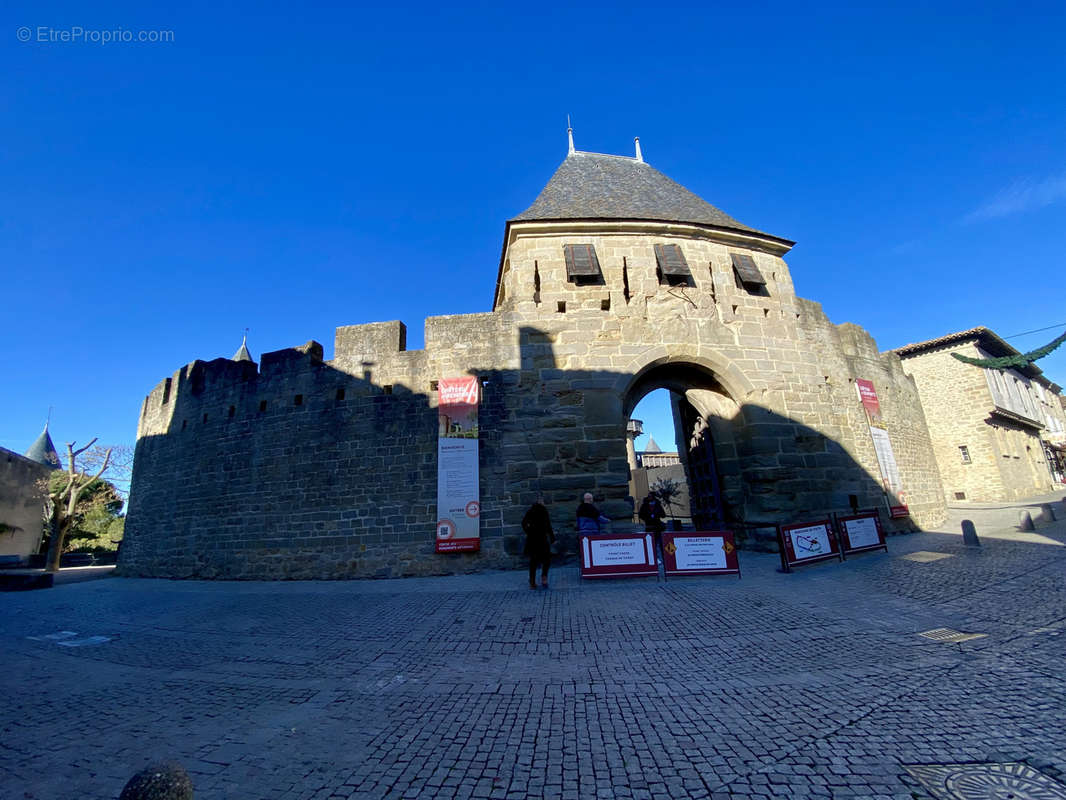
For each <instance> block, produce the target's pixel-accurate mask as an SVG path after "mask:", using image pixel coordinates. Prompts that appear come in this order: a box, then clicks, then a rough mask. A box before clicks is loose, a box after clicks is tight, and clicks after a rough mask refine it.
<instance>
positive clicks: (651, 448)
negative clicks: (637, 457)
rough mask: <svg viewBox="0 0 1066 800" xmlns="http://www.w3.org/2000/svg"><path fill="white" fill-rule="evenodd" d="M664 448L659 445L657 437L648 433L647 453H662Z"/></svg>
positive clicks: (645, 448) (645, 449)
mask: <svg viewBox="0 0 1066 800" xmlns="http://www.w3.org/2000/svg"><path fill="white" fill-rule="evenodd" d="M662 451H663V449H662V448H661V447H659V444H658V442H656V441H655V437H654V436H652V435H650V434H649V435H648V444H647V445H645V447H644V452H645V453H661V452H662Z"/></svg>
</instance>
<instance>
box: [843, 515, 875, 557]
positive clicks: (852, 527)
mask: <svg viewBox="0 0 1066 800" xmlns="http://www.w3.org/2000/svg"><path fill="white" fill-rule="evenodd" d="M844 527H845V528H846V529H847V533H848V544H849V545H850V546H851V549H852V550H858V549H859V548H862V547H877V546H878V545H880V544H881V535H880V534H879V533H878V531H877V520H875V519H874V518H873V517H863V518H861V519H847V520H844Z"/></svg>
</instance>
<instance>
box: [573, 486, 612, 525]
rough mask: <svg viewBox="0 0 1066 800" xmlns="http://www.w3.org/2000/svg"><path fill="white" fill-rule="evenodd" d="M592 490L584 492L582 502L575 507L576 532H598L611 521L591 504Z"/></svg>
mask: <svg viewBox="0 0 1066 800" xmlns="http://www.w3.org/2000/svg"><path fill="white" fill-rule="evenodd" d="M592 500H593V497H592V492H585V496H584V498H582V503H581V505H579V506H578V507H577V532H578V533H579V534H580V533H599V532H600V531H601V530H603V526H604V525H606V524H607V523H608V522H610V521H611V519H610V517H605V516H604V515H603V514H601V513H600V510H599V509H598V508H596V506H594V505H593V504H592Z"/></svg>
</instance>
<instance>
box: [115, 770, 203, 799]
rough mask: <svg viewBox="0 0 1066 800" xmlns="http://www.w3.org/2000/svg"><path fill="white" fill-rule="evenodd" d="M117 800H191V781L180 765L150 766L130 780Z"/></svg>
mask: <svg viewBox="0 0 1066 800" xmlns="http://www.w3.org/2000/svg"><path fill="white" fill-rule="evenodd" d="M118 800H193V797H192V779H191V778H190V777H189V773H187V772H186V771H185V769H184V768H183V767H182V766H181V764H178V763H175V762H173V761H161V762H159V763H156V764H150V765H148V766H147V767H145V768H144V769H142V770H141V771H140V772H138V773H137V774H136V775H134V776H133V777H132V778H130V780H129V783H127V784H126V788H124V789H123V790H122V794H121V795H119V798H118Z"/></svg>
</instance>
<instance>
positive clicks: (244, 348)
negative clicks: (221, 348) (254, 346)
mask: <svg viewBox="0 0 1066 800" xmlns="http://www.w3.org/2000/svg"><path fill="white" fill-rule="evenodd" d="M231 360H232V361H254V360H255V359H253V358H252V354H251V353H249V352H248V337H247V336H245V337H244V338H243V339H242V340H241V346H240V347H239V348H237V352H236V353H234V354H233V358H232V359H231Z"/></svg>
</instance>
